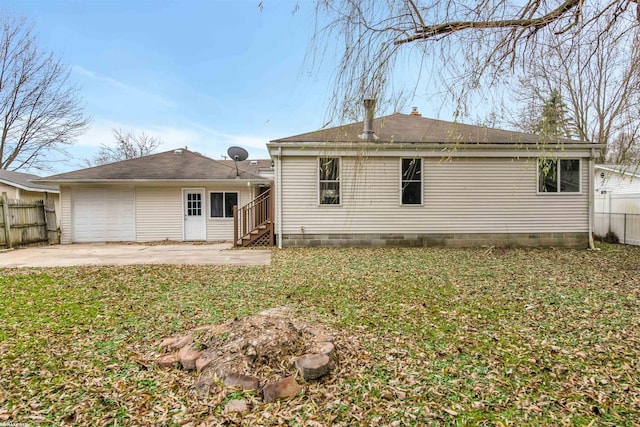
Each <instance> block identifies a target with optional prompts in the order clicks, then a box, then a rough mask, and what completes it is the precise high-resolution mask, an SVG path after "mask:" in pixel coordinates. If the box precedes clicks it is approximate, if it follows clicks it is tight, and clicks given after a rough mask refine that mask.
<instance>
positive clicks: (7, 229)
mask: <svg viewBox="0 0 640 427" xmlns="http://www.w3.org/2000/svg"><path fill="white" fill-rule="evenodd" d="M2 216H3V217H4V238H5V241H6V242H7V247H8V248H9V249H11V248H12V247H13V244H12V243H11V216H10V215H9V198H8V197H7V193H4V192H3V193H2Z"/></svg>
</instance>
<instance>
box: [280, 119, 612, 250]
mask: <svg viewBox="0 0 640 427" xmlns="http://www.w3.org/2000/svg"><path fill="white" fill-rule="evenodd" d="M366 116H367V117H372V114H367V115H366ZM600 148H601V146H600V145H596V144H590V143H584V142H580V141H573V140H564V139H561V140H549V139H543V138H541V137H540V136H537V135H530V134H525V133H519V132H511V131H504V130H497V129H489V128H486V127H479V126H471V125H464V124H459V123H450V122H444V121H439V120H433V119H427V118H423V117H421V116H420V114H419V113H417V112H416V111H415V110H414V112H413V113H412V114H400V113H396V114H392V115H389V116H385V117H380V118H376V119H370V120H365V121H364V122H359V123H353V124H349V125H345V126H339V127H335V128H330V129H324V130H320V131H317V132H310V133H305V134H302V135H297V136H292V137H288V138H282V139H277V140H274V141H271V142H270V143H269V144H268V149H269V153H270V155H271V158H272V159H273V160H274V163H275V178H274V180H275V188H276V191H275V233H276V235H277V243H278V245H279V246H316V245H374V246H377V245H380V246H382V245H388V244H390V245H400V246H431V245H438V246H442V245H444V246H494V245H495V246H561V247H578V248H586V247H587V246H588V245H589V243H590V239H591V233H590V230H591V226H592V221H593V195H594V187H593V176H594V158H595V157H596V155H597V154H598V152H599V149H600Z"/></svg>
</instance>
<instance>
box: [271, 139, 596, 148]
mask: <svg viewBox="0 0 640 427" xmlns="http://www.w3.org/2000/svg"><path fill="white" fill-rule="evenodd" d="M407 145H410V146H414V145H419V146H420V147H422V148H425V149H429V148H437V149H442V148H443V147H451V148H456V149H458V148H464V149H487V148H492V149H505V150H513V149H519V148H524V147H528V148H538V149H539V148H558V149H559V148H568V147H571V148H576V149H585V148H589V149H591V148H592V149H597V150H600V149H602V148H604V147H605V144H594V143H588V142H584V143H583V142H577V143H574V142H568V143H564V142H560V143H540V142H500V143H496V142H488V143H487V142H420V141H418V142H407V141H403V142H398V141H376V142H359V141H358V142H352V141H339V142H331V141H326V142H318V141H316V142H308V141H284V142H283V141H280V140H274V141H271V142H269V143H268V144H267V148H268V149H271V148H279V147H283V148H284V147H300V148H304V147H314V148H316V147H317V148H319V147H340V148H344V147H349V148H362V149H380V148H384V149H390V150H394V149H397V150H401V149H404V148H406V147H407Z"/></svg>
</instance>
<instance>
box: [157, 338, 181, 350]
mask: <svg viewBox="0 0 640 427" xmlns="http://www.w3.org/2000/svg"><path fill="white" fill-rule="evenodd" d="M177 339H178V338H176V337H171V338H165V339H163V340H162V342H161V343H160V347H161V348H162V349H163V350H167V349H168V348H169V346H172V345H174V344H175V342H176V341H177Z"/></svg>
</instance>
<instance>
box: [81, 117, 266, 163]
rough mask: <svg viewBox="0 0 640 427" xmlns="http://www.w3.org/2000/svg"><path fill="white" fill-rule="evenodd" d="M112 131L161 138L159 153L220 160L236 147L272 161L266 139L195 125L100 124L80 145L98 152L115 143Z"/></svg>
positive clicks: (115, 122) (96, 122) (92, 127)
mask: <svg viewBox="0 0 640 427" xmlns="http://www.w3.org/2000/svg"><path fill="white" fill-rule="evenodd" d="M113 129H123V130H125V131H135V132H144V133H146V134H147V135H150V136H154V137H157V138H159V139H160V140H161V141H162V144H161V145H160V147H158V150H157V151H158V152H162V151H167V150H171V149H174V148H180V147H187V148H188V149H190V150H192V151H197V152H199V153H202V154H203V155H205V156H208V157H211V158H214V159H219V158H220V157H221V156H222V155H226V152H227V149H228V148H229V147H231V146H234V145H236V146H240V147H243V148H245V149H247V150H248V151H249V153H250V157H251V158H268V157H269V156H268V153H267V150H266V145H265V144H266V142H267V141H268V139H267V138H266V137H259V136H251V135H234V134H228V133H223V132H218V131H216V130H214V129H211V128H206V127H203V126H199V125H195V124H194V125H193V127H188V128H187V127H172V126H154V125H149V124H147V125H144V126H134V125H132V124H131V123H123V122H117V121H112V120H98V121H95V122H94V123H93V124H92V126H91V128H90V129H89V131H88V132H87V133H85V134H84V135H82V136H81V137H79V138H78V143H77V145H78V146H82V147H91V148H93V149H95V150H96V151H97V148H98V147H99V146H100V145H101V144H107V145H109V144H112V143H113V142H114V139H113Z"/></svg>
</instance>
